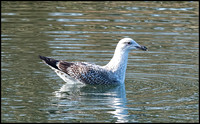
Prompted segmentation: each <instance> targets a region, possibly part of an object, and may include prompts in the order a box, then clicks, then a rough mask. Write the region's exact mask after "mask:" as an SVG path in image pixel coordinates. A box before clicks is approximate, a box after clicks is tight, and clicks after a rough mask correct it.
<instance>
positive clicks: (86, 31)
mask: <svg viewBox="0 0 200 124" xmlns="http://www.w3.org/2000/svg"><path fill="white" fill-rule="evenodd" d="M198 9H199V4H198V2H187V1H184V2H153V1H150V2H139V1H136V2H134V1H128V2H122V1H118V2H114V1H113V2H86V1H84V2H80V1H79V2H66V1H59V2H56V1H54V2H42V1H39V2H35V1H34V2H33V1H30V2H28V1H27V2H14V1H11V2H6V1H4V2H1V10H2V13H1V26H2V27H1V82H2V83H1V119H2V120H1V122H55V123H56V122H140V123H144V122H152V123H154V122H172V123H173V122H189V123H191V122H199V105H198V103H199V77H198V76H199V71H198V69H199V61H198V56H199V54H198V51H199V46H198V44H199V39H198V37H199V32H198V30H199V23H198V21H199V12H198ZM124 37H130V38H133V39H134V40H135V41H136V42H138V43H139V44H140V45H145V46H147V47H148V48H149V51H147V52H146V51H133V52H131V53H130V54H129V61H128V67H127V71H126V72H127V73H126V80H125V85H122V86H116V87H114V86H107V87H104V86H79V85H67V84H65V82H64V81H62V79H60V78H59V77H58V76H57V75H56V74H55V73H54V72H53V71H52V70H51V69H50V68H49V67H48V66H46V65H45V64H43V63H42V62H41V60H39V58H38V55H39V54H40V55H44V56H48V57H52V58H55V59H62V60H67V61H86V62H92V63H95V64H99V65H105V64H107V63H108V62H109V60H110V59H111V57H112V55H113V52H114V49H115V46H116V44H117V42H118V41H119V40H120V39H122V38H124Z"/></svg>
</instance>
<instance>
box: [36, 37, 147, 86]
mask: <svg viewBox="0 0 200 124" xmlns="http://www.w3.org/2000/svg"><path fill="white" fill-rule="evenodd" d="M131 49H142V50H147V48H146V47H144V46H140V45H138V44H137V43H136V42H135V41H134V40H132V39H130V38H124V39H122V40H120V41H119V43H118V45H117V47H116V49H115V53H114V55H113V58H112V59H111V60H110V62H109V63H108V64H107V65H105V66H99V65H95V64H91V63H87V62H66V61H59V60H55V59H51V58H48V57H44V56H39V57H40V58H41V59H42V60H43V61H44V62H45V63H46V64H47V65H48V66H50V67H51V68H52V69H53V70H54V71H55V72H56V73H57V75H58V76H60V77H61V78H62V79H63V80H64V81H65V82H69V81H79V82H81V83H84V84H103V85H105V84H120V83H122V82H124V80H125V73H126V67H127V61H128V53H129V50H131Z"/></svg>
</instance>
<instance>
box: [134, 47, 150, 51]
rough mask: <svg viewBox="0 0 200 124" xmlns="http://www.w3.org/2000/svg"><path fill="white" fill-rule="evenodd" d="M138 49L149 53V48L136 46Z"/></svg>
mask: <svg viewBox="0 0 200 124" xmlns="http://www.w3.org/2000/svg"><path fill="white" fill-rule="evenodd" d="M135 47H136V48H137V49H140V50H144V51H147V50H148V49H147V47H145V46H135Z"/></svg>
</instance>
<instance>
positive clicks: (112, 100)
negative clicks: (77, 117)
mask: <svg viewBox="0 0 200 124" xmlns="http://www.w3.org/2000/svg"><path fill="white" fill-rule="evenodd" d="M54 93H55V95H56V97H57V98H59V99H60V100H61V99H62V100H63V99H66V102H69V100H70V102H71V101H76V102H80V104H81V105H83V107H84V108H80V107H78V108H79V109H80V111H83V110H87V109H88V110H93V111H95V110H103V111H104V113H102V115H103V114H105V113H107V114H111V116H112V118H115V122H127V121H128V119H127V117H128V111H127V108H126V92H125V85H124V84H121V85H84V84H67V83H66V84H64V85H63V86H62V87H61V88H60V89H59V91H56V92H54ZM62 104H63V101H62ZM80 104H77V106H78V105H80ZM58 106H59V105H58ZM68 106H69V105H68ZM99 106H101V107H99Z"/></svg>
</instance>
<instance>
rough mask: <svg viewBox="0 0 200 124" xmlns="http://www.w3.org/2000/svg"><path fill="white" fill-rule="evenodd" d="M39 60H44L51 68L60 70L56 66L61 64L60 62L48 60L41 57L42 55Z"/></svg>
mask: <svg viewBox="0 0 200 124" xmlns="http://www.w3.org/2000/svg"><path fill="white" fill-rule="evenodd" d="M39 58H40V59H42V60H43V61H44V62H45V63H46V64H47V65H49V66H51V67H53V68H55V69H58V67H57V65H56V64H57V62H59V61H58V60H55V59H51V58H48V57H45V56H40V55H39ZM58 70H59V69H58Z"/></svg>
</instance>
